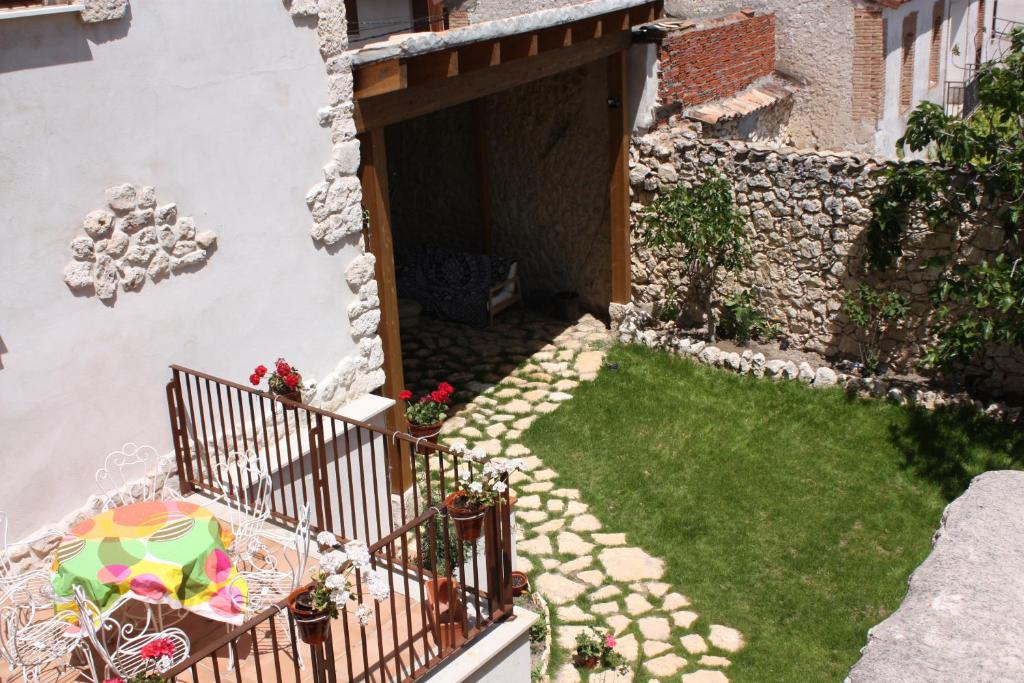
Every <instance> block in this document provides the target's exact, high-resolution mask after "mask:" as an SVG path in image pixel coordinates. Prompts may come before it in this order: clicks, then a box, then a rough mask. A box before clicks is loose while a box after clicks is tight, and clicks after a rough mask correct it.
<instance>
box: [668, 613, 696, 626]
mask: <svg viewBox="0 0 1024 683" xmlns="http://www.w3.org/2000/svg"><path fill="white" fill-rule="evenodd" d="M672 621H674V622H676V626H678V627H680V628H690V627H691V626H693V622H695V621H697V613H696V612H691V611H689V610H680V611H678V612H673V613H672Z"/></svg>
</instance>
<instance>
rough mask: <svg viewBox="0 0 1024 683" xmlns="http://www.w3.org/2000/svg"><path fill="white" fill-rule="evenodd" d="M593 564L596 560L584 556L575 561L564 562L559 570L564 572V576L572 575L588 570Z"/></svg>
mask: <svg viewBox="0 0 1024 683" xmlns="http://www.w3.org/2000/svg"><path fill="white" fill-rule="evenodd" d="M593 562H594V558H592V557H591V556H590V555H584V556H582V557H577V558H576V559H575V560H569V561H568V562H563V563H562V565H561V566H560V567H559V569H561V570H562V573H563V574H572V573H574V572H578V571H580V570H581V569H586V568H587V567H589V566H590V565H591V564H593ZM588 583H589V582H588Z"/></svg>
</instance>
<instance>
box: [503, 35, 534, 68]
mask: <svg viewBox="0 0 1024 683" xmlns="http://www.w3.org/2000/svg"><path fill="white" fill-rule="evenodd" d="M538 47H539V40H538V37H537V34H536V33H522V34H520V35H517V36H509V37H508V38H502V39H501V61H502V62H511V61H513V60H516V59H526V58H527V57H536V56H537V52H538Z"/></svg>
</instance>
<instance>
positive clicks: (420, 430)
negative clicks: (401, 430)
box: [409, 421, 444, 455]
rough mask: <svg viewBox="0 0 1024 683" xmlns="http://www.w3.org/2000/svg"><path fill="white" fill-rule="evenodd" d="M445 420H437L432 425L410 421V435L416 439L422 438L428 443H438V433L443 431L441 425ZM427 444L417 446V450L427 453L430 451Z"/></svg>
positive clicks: (420, 452)
mask: <svg viewBox="0 0 1024 683" xmlns="http://www.w3.org/2000/svg"><path fill="white" fill-rule="evenodd" d="M443 424H444V421H441V422H435V423H434V424H432V425H414V424H412V423H411V422H410V423H409V435H410V436H412V437H413V438H415V439H422V440H423V441H424V442H426V443H428V444H434V445H437V435H438V434H440V433H441V425H443ZM430 450H431V449H430V448H429V447H427V446H417V447H416V452H417V453H419V454H420V455H427V454H428V453H429V452H430Z"/></svg>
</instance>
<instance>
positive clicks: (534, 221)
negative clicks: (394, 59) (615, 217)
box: [485, 61, 611, 311]
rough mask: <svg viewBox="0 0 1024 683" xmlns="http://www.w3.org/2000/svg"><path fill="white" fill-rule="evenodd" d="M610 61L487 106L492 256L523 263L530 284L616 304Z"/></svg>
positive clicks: (594, 303) (588, 302) (600, 304)
mask: <svg viewBox="0 0 1024 683" xmlns="http://www.w3.org/2000/svg"><path fill="white" fill-rule="evenodd" d="M606 97H607V76H606V71H605V64H604V61H600V62H596V63H594V64H592V65H589V66H586V67H581V68H578V69H575V70H573V71H569V72H566V73H562V74H557V75H555V76H551V77H549V78H546V79H543V80H540V81H535V82H533V83H529V84H527V85H524V86H521V87H519V88H515V89H513V90H509V91H507V92H502V93H499V94H497V95H493V96H491V97H489V98H487V100H486V101H485V106H486V111H487V116H488V120H489V122H490V123H489V125H490V127H491V130H492V131H494V134H492V135H490V136H489V137H488V141H489V149H488V157H489V159H490V164H491V169H492V185H493V195H492V197H493V229H492V234H493V252H494V253H495V254H500V255H503V256H512V257H517V256H518V257H522V260H521V262H520V268H521V273H520V274H521V276H522V283H523V287H524V289H525V290H526V291H527V292H529V291H531V290H535V289H547V290H552V291H558V290H565V289H570V290H576V291H578V292H579V293H580V300H581V302H582V303H583V305H585V306H587V307H589V308H591V309H593V310H601V311H603V310H607V307H608V302H609V301H610V300H611V283H610V280H611V276H610V273H609V269H610V265H609V264H610V263H611V252H610V250H611V246H610V239H609V238H608V234H609V230H610V228H609V222H608V196H607V188H608V173H609V161H608V145H607V142H606V141H607V139H608V116H607V111H608V109H607V105H606V103H605V100H606Z"/></svg>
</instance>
